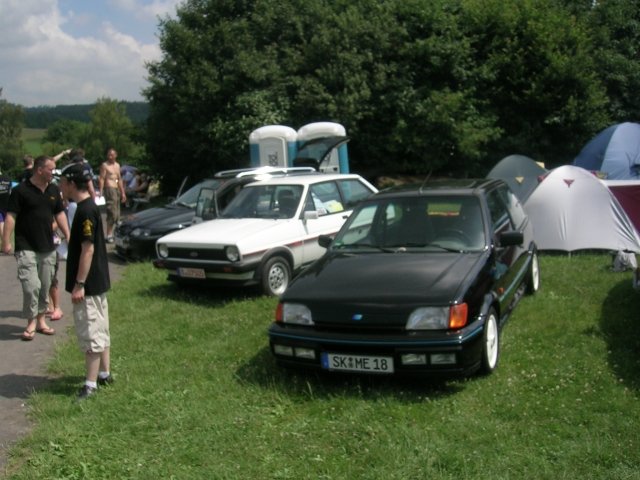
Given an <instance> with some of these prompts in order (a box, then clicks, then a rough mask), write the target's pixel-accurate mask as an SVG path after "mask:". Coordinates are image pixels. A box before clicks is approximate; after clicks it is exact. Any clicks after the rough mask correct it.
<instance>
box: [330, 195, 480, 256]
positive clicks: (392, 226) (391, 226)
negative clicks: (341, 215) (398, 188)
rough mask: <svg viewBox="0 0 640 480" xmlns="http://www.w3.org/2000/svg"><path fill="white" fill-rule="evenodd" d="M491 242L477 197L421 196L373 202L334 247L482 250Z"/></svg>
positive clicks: (360, 211) (356, 213) (344, 230)
mask: <svg viewBox="0 0 640 480" xmlns="http://www.w3.org/2000/svg"><path fill="white" fill-rule="evenodd" d="M484 246H485V229H484V223H483V220H482V211H481V209H480V203H479V201H478V199H477V198H476V197H474V196H460V195H458V196H453V195H442V196H421V197H398V198H380V199H378V200H373V201H369V202H367V203H365V204H363V205H361V206H360V207H359V208H357V209H356V210H355V211H354V212H353V214H352V215H351V216H350V217H349V219H348V220H347V223H346V224H345V226H344V227H343V228H342V230H341V231H340V232H339V233H338V235H337V236H336V238H335V240H334V242H333V247H332V248H334V249H360V250H367V249H369V250H370V249H374V250H377V251H410V250H414V249H418V250H430V251H456V252H458V251H478V250H482V249H483V248H484Z"/></svg>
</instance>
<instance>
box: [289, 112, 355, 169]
mask: <svg viewBox="0 0 640 480" xmlns="http://www.w3.org/2000/svg"><path fill="white" fill-rule="evenodd" d="M346 135H347V132H346V130H345V128H344V127H343V126H342V125H340V124H339V123H334V122H315V123H309V124H307V125H305V126H304V127H301V128H300V129H299V130H298V149H299V150H300V147H301V146H302V145H303V144H304V143H306V142H308V141H310V140H316V139H321V138H326V139H329V138H345V139H346ZM325 145H326V144H321V143H319V144H318V145H317V149H318V152H319V153H320V154H322V151H324V150H322V151H321V149H325V148H326V147H325ZM313 148H314V147H313V146H308V147H307V150H311V149H313ZM320 171H322V172H331V173H337V172H340V173H349V155H348V152H347V144H346V141H344V142H342V143H341V144H340V145H339V146H338V147H337V148H335V149H334V150H332V152H331V155H330V157H329V161H328V163H325V164H323V165H320Z"/></svg>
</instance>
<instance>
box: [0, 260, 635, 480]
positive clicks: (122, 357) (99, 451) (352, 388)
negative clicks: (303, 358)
mask: <svg viewBox="0 0 640 480" xmlns="http://www.w3.org/2000/svg"><path fill="white" fill-rule="evenodd" d="M610 265H611V258H610V257H609V256H607V255H574V256H573V257H571V258H569V257H563V256H557V257H556V256H542V257H541V272H542V288H541V290H540V291H539V292H538V294H537V295H536V296H534V297H525V298H524V299H523V300H522V301H521V303H520V305H519V306H518V308H517V309H516V312H515V314H514V315H513V316H512V317H511V319H510V321H509V323H508V324H507V326H506V328H505V329H504V331H503V334H502V340H503V351H502V357H501V364H500V366H499V367H498V369H497V370H496V372H495V373H494V374H493V375H491V376H489V377H476V378H471V379H467V380H456V381H449V382H446V383H432V382H429V381H428V380H411V381H409V380H395V379H389V378H379V377H375V378H370V377H355V376H340V377H329V376H323V375H317V374H313V373H300V372H290V371H285V370H282V369H280V368H278V367H277V366H276V365H275V364H274V361H273V359H272V358H271V355H270V353H269V351H268V347H267V337H266V329H267V327H268V325H269V323H270V322H271V319H272V317H273V310H274V308H275V305H276V300H274V299H270V298H263V297H256V296H252V295H251V294H250V293H246V292H245V293H237V292H236V293H234V292H220V291H188V290H180V289H176V288H174V287H173V286H172V285H170V284H168V283H167V282H166V281H165V279H164V274H163V273H161V272H159V271H156V270H154V269H153V268H152V267H151V266H150V265H149V264H134V265H131V266H129V267H128V269H127V271H126V273H125V275H124V277H123V279H122V280H121V281H120V282H118V283H117V284H116V285H115V286H114V288H113V290H112V292H111V294H110V296H109V302H110V312H111V322H112V341H113V347H112V352H113V368H112V370H113V372H114V375H115V376H116V384H115V385H113V386H111V387H108V388H104V389H103V390H101V391H100V393H99V395H97V396H96V397H95V398H92V399H90V400H88V401H86V402H85V403H83V404H76V403H74V401H73V399H74V395H75V392H76V390H77V389H78V388H79V386H80V385H81V383H82V378H83V359H82V356H81V354H80V353H79V352H78V351H77V348H76V346H75V343H73V342H70V343H69V345H67V346H65V347H64V348H62V349H61V350H60V351H59V353H58V355H57V356H56V358H55V360H54V361H53V363H52V366H51V369H52V372H53V373H54V374H55V375H56V376H57V377H58V378H57V380H56V381H55V382H54V384H53V385H52V386H51V387H50V388H48V389H47V390H44V391H42V392H40V393H37V394H36V395H34V396H33V397H32V399H31V400H30V410H31V414H32V416H33V418H34V420H35V422H36V427H35V429H34V431H33V433H32V435H31V436H29V438H27V439H25V440H24V441H22V442H21V443H20V444H19V445H18V446H17V447H16V448H15V449H14V450H13V452H12V459H11V466H10V471H11V472H12V476H11V477H10V478H15V479H38V478H43V479H44V478H58V479H84V478H86V479H115V478H117V479H127V478H132V479H134V478H135V479H137V478H144V479H147V478H148V479H157V478H176V479H263V478H264V479H266V478H269V479H354V478H366V479H385V480H387V479H415V478H424V479H523V478H525V479H563V478H566V479H577V478H580V479H637V478H640V395H639V393H640V391H639V388H640V356H639V355H640V321H639V318H638V311H639V310H640V293H638V292H635V291H634V290H633V289H632V288H631V275H630V274H629V273H613V272H611V271H610V270H609V267H610Z"/></svg>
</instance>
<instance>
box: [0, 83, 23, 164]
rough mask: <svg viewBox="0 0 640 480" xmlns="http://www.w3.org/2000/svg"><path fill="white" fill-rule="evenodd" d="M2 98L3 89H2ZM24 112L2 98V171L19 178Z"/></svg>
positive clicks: (0, 149) (0, 113)
mask: <svg viewBox="0 0 640 480" xmlns="http://www.w3.org/2000/svg"><path fill="white" fill-rule="evenodd" d="M0 97H2V88H0ZM23 124H24V112H23V110H22V107H20V106H19V105H13V104H10V103H8V102H7V101H6V100H3V99H2V98H0V170H1V171H2V172H3V173H5V174H8V175H11V176H14V177H17V176H18V174H19V173H20V171H21V169H22V163H21V158H22V151H23V148H22V128H23Z"/></svg>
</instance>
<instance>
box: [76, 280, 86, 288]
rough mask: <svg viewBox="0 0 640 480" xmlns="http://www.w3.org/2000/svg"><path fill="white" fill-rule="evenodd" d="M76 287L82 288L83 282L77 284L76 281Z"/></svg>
mask: <svg viewBox="0 0 640 480" xmlns="http://www.w3.org/2000/svg"><path fill="white" fill-rule="evenodd" d="M76 287H80V288H84V282H78V281H77V280H76Z"/></svg>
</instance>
